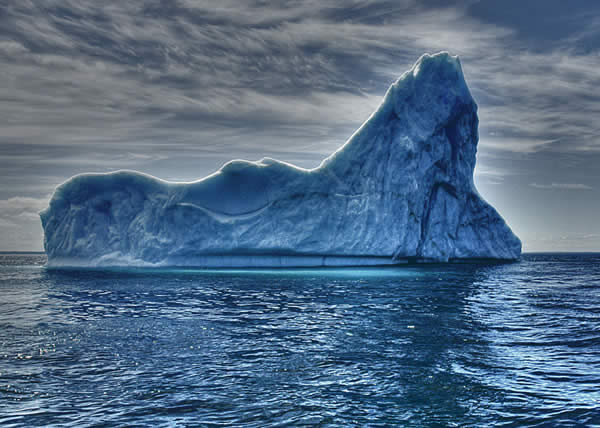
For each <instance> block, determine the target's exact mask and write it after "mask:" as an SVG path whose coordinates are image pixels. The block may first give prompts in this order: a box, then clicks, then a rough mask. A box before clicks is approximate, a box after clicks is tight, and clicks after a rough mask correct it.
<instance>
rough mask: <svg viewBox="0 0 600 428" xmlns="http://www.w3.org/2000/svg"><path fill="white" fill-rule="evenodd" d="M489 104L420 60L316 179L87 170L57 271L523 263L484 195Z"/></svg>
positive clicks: (65, 210)
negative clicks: (481, 133) (480, 179)
mask: <svg viewBox="0 0 600 428" xmlns="http://www.w3.org/2000/svg"><path fill="white" fill-rule="evenodd" d="M477 124H478V119H477V106H476V104H475V102H474V101H473V98H472V97H471V94H470V93H469V90H468V88H467V85H466V83H465V81H464V77H463V74H462V70H461V66H460V62H459V60H458V58H457V57H452V56H450V55H448V54H447V53H440V54H437V55H424V56H422V57H421V58H420V59H419V60H418V61H417V63H416V64H415V65H414V66H413V68H412V69H411V70H409V71H407V72H406V73H404V74H403V75H402V76H401V77H400V78H399V79H398V81H397V82H395V83H394V84H393V85H392V86H391V87H390V89H389V90H388V92H387V94H386V95H385V98H384V99H383V102H382V103H381V105H380V106H379V108H378V109H377V111H375V113H373V115H372V116H371V117H370V118H369V119H368V120H367V121H366V122H365V123H364V124H363V125H362V126H361V127H360V129H359V130H358V131H357V132H356V133H355V134H354V135H353V136H352V137H351V138H350V139H349V140H348V141H347V142H346V143H345V144H344V145H343V146H342V147H341V148H340V149H339V150H338V151H336V152H335V153H333V154H332V155H331V156H329V157H328V158H327V159H325V160H324V161H323V162H322V164H321V165H320V166H319V167H317V168H315V169H312V170H305V169H300V168H296V167H294V166H293V165H290V164H287V163H284V162H280V161H277V160H274V159H268V158H265V159H262V160H260V161H258V162H248V161H242V160H234V161H231V162H229V163H227V164H225V165H224V166H223V167H222V168H221V169H220V170H219V171H217V172H216V173H214V174H212V175H210V176H208V177H206V178H204V179H202V180H199V181H196V182H193V183H170V182H166V181H162V180H159V179H157V178H154V177H151V176H148V175H145V174H141V173H138V172H133V171H119V172H114V173H109V174H82V175H78V176H75V177H73V178H71V179H69V180H68V181H66V182H65V183H63V184H62V185H60V186H59V187H58V188H57V189H56V191H55V193H54V196H53V197H52V200H51V201H50V206H49V207H48V208H47V209H46V210H45V211H43V212H42V213H41V219H42V225H43V227H44V233H45V238H44V245H45V249H46V253H47V254H48V264H49V265H50V266H125V265H163V266H164V265H173V266H322V265H368V264H393V263H401V262H403V261H449V260H453V259H470V258H490V259H516V258H518V257H519V255H520V253H521V242H520V241H519V239H518V238H517V237H516V236H515V235H514V234H513V233H512V231H511V230H510V228H509V227H508V226H507V225H506V223H505V222H504V220H503V219H502V217H500V215H499V214H498V213H497V212H496V210H494V208H492V207H491V206H490V205H489V204H488V203H486V202H485V201H484V200H483V199H482V198H481V197H480V196H479V194H478V193H477V190H476V189H475V186H474V184H473V169H474V167H475V154H476V151H477V140H478V134H477Z"/></svg>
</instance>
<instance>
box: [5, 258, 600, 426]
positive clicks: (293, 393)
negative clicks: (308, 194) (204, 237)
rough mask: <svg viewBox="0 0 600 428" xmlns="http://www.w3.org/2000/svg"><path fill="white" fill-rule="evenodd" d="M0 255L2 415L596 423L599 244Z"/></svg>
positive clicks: (214, 421)
mask: <svg viewBox="0 0 600 428" xmlns="http://www.w3.org/2000/svg"><path fill="white" fill-rule="evenodd" d="M43 262H44V259H43V256H34V255H7V254H4V255H0V425H2V426H7V427H11V426H15V427H16V426H19V427H21V426H23V427H25V426H26V427H31V426H47V425H61V426H77V427H80V426H123V425H126V426H250V427H253V426H254V427H265V426H292V425H293V426H296V425H305V426H314V425H317V426H319V425H325V426H326V425H331V426H339V425H344V426H348V425H351V426H352V425H360V426H365V425H366V426H389V425H405V426H430V425H437V426H440V425H441V426H482V425H486V426H489V425H495V426H523V425H525V426H592V425H594V424H596V425H600V255H598V254H578V255H560V254H554V255H552V254H539V255H525V256H524V257H523V260H522V261H520V262H518V263H513V264H501V265H476V264H464V265H449V266H441V265H438V266H409V267H402V268H385V269H345V270H335V269H331V270H329V269H325V270H310V269H304V270H284V271H277V270H271V271H269V270H259V271H194V270H189V269H186V270H163V271H158V270H151V271H148V270H132V271H125V270H121V271H112V272H94V271H62V272H60V271H51V270H47V269H45V268H44V267H42V266H41V265H42V264H43Z"/></svg>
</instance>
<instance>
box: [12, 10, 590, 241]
mask: <svg viewBox="0 0 600 428" xmlns="http://www.w3.org/2000/svg"><path fill="white" fill-rule="evenodd" d="M0 12H1V13H0V70H1V75H2V79H0V184H1V186H0V250H41V249H42V239H43V234H42V229H41V225H40V221H39V218H38V216H37V212H38V211H40V210H41V209H43V208H44V207H45V206H46V205H47V202H48V200H49V198H50V195H51V194H52V191H53V189H54V188H55V187H56V186H57V185H58V184H60V183H61V182H63V181H64V180H66V179H67V178H69V177H70V176H72V175H74V174H77V173H82V172H106V171H111V170H116V169H135V170H140V171H143V172H146V173H149V174H152V175H155V176H158V177H160V178H163V179H168V180H185V181H189V180H193V179H197V178H201V177H203V176H205V175H207V174H209V173H211V172H213V171H215V170H216V169H217V168H219V167H220V166H221V165H222V164H223V163H224V162H226V161H227V160H230V159H232V158H243V159H250V160H256V159H260V158H262V157H264V156H270V157H275V158H278V159H281V160H284V161H288V162H292V163H295V164H297V165H300V166H303V167H313V166H316V165H318V164H319V162H320V161H321V160H322V159H323V158H324V157H325V156H326V155H328V154H329V153H331V152H332V151H334V150H335V149H336V148H338V147H339V146H340V145H342V144H343V142H344V141H345V140H346V139H347V138H348V137H349V136H350V135H351V134H352V133H353V132H354V130H356V129H357V128H358V127H359V126H360V124H361V123H362V122H363V121H364V120H365V119H367V117H368V116H369V115H370V114H371V113H372V112H373V110H374V109H375V108H376V107H377V105H378V104H379V102H380V101H381V98H382V96H383V95H384V93H385V91H386V90H387V88H388V86H389V85H390V84H391V83H392V82H393V81H394V80H395V79H396V78H397V77H398V76H400V74H402V72H404V71H405V70H407V69H408V68H409V67H410V66H411V65H412V64H413V63H414V62H415V61H416V60H417V59H418V57H419V56H421V54H423V53H425V52H429V53H434V52H438V51H441V50H447V51H449V52H450V53H452V54H457V55H459V56H460V58H461V62H462V66H463V71H464V73H465V77H466V80H467V84H468V85H469V87H470V89H471V93H472V94H473V96H474V98H475V100H476V101H477V103H478V105H479V119H480V129H479V130H480V143H479V151H478V158H477V169H476V174H475V182H476V184H477V187H478V189H479V191H480V193H481V194H482V196H484V197H485V198H486V199H487V200H488V201H489V202H490V203H491V204H492V205H493V206H494V207H496V209H498V211H499V212H500V213H501V215H502V216H503V217H504V218H505V219H506V220H507V222H508V224H509V225H510V226H511V227H512V229H513V230H514V232H515V233H516V234H517V235H518V236H519V237H520V238H521V240H522V241H523V249H524V251H600V226H598V219H599V218H600V167H599V165H600V92H599V91H598V88H599V87H600V72H599V70H600V2H598V1H597V0H574V1H571V2H565V1H563V0H529V1H522V0H519V1H516V0H504V1H502V2H498V1H492V0H487V1H486V0H480V1H476V0H470V1H457V2H452V1H440V0H426V1H417V0H368V1H358V0H348V1H341V0H334V1H330V2H321V1H316V0H304V1H303V0H289V1H268V0H261V1H258V0H256V1H255V0H250V1H244V2H240V1H237V0H220V1H218V2H217V1H214V2H211V1H201V0H173V1H160V0H156V1H146V0H132V1H127V2H123V1H102V2H98V1H94V0H47V1H44V2H38V1H34V0H19V1H9V2H6V3H4V4H3V5H1V6H0Z"/></svg>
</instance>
